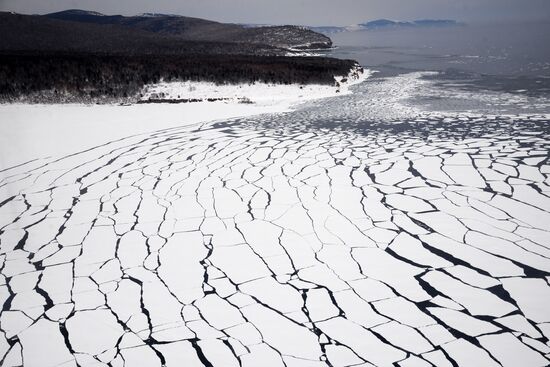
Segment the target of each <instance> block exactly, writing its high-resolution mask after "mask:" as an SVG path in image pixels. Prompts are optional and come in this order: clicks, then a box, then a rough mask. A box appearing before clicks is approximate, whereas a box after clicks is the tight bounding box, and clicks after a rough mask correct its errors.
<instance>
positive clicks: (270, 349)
mask: <svg viewBox="0 0 550 367" xmlns="http://www.w3.org/2000/svg"><path fill="white" fill-rule="evenodd" d="M420 85H423V84H422V83H421V82H420V81H418V80H417V78H416V77H415V76H414V75H412V76H411V75H408V76H403V77H398V78H394V79H390V80H371V81H369V82H367V83H364V84H362V85H359V86H357V89H355V93H354V94H352V95H347V96H340V97H335V98H326V99H323V100H322V101H314V102H311V103H308V104H305V105H302V106H301V107H300V108H297V109H296V110H295V111H291V112H287V113H284V114H281V113H276V114H263V115H256V116H248V117H244V118H238V119H221V120H219V121H217V122H215V123H211V122H209V123H203V124H195V125H188V126H174V127H171V128H164V129H162V130H158V131H145V130H143V131H142V134H139V135H133V134H132V133H128V134H127V135H128V136H127V137H125V138H120V139H118V140H116V139H113V140H112V141H107V142H105V143H103V144H101V145H100V146H97V147H95V148H94V149H89V150H86V151H82V152H77V151H74V152H72V153H74V154H70V155H67V156H65V157H60V156H59V157H56V158H49V159H37V160H36V161H33V162H30V163H26V164H23V165H21V166H18V167H13V168H10V169H7V170H4V171H2V172H1V174H2V176H1V181H0V270H1V276H0V299H1V300H2V302H3V308H2V312H1V314H0V330H1V333H0V364H1V365H2V366H19V365H24V366H30V367H33V366H40V367H47V366H60V365H62V366H77V365H78V366H115V367H118V366H121V367H122V366H124V367H133V366H215V367H218V366H221V367H225V366H229V367H233V366H234V367H256V366H267V367H271V366H277V367H278V366H281V367H283V366H285V367H299V366H304V367H310V366H314V367H321V366H338V367H340V366H341V367H344V366H381V367H384V366H459V367H470V366H495V367H502V366H505V367H507V366H511V367H512V366H520V365H521V366H532V367H537V366H540V367H542V366H547V365H548V364H549V362H550V340H549V339H550V308H549V307H548V305H549V304H550V284H549V282H550V227H549V223H550V154H549V151H550V126H549V124H550V121H549V120H548V116H546V115H541V114H521V115H511V114H505V115H499V114H498V113H496V112H495V113H494V114H493V115H491V116H488V115H485V114H483V113H479V112H475V111H466V112H460V111H452V112H449V111H433V110H430V111H427V110H422V109H421V108H420V107H419V106H416V107H415V106H413V105H410V104H408V103H405V102H406V100H410V99H411V98H412V97H413V95H414V91H415V90H418V89H419V88H417V87H418V86H420ZM423 87H424V88H426V87H427V86H426V85H424V86H423ZM455 98H456V96H455ZM491 98H493V97H491ZM154 106H158V105H154ZM162 106H163V107H164V105H162ZM146 107H151V105H148V106H146ZM432 107H433V106H432ZM94 108H96V107H91V108H90V109H91V110H92V109H94ZM79 111H83V110H79ZM143 111H145V110H143ZM80 117H82V116H73V118H75V122H74V124H75V128H78V125H79V122H80V120H79V118H80ZM143 118H145V117H143ZM158 118H159V116H157V115H153V116H151V117H150V120H151V121H154V120H156V119H158ZM82 144H83V145H85V144H86V143H82ZM2 149H4V148H2ZM37 158H38V157H37Z"/></svg>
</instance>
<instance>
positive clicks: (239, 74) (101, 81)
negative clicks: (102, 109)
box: [0, 52, 356, 101]
mask: <svg viewBox="0 0 550 367" xmlns="http://www.w3.org/2000/svg"><path fill="white" fill-rule="evenodd" d="M355 64H356V63H355V61H352V60H340V59H333V58H325V57H284V56H253V55H204V54H188V55H98V54H75V53H38V52H32V53H13V52H12V53H6V52H4V53H2V54H0V100H2V101H15V100H20V99H22V98H25V99H26V100H30V101H69V100H73V101H78V100H86V101H100V100H113V99H117V100H124V99H127V100H135V98H136V96H137V95H138V94H139V92H140V91H141V89H142V87H143V86H144V85H146V84H150V83H157V82H159V81H161V80H164V81H187V80H193V81H199V80H200V81H210V82H215V83H219V84H224V83H249V82H256V81H260V82H266V83H280V84H288V83H302V84H311V83H317V84H333V83H334V76H335V75H346V74H348V73H349V71H350V69H351V68H352V67H353V66H354V65H355Z"/></svg>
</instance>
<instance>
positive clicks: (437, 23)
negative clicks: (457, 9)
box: [309, 19, 462, 35]
mask: <svg viewBox="0 0 550 367" xmlns="http://www.w3.org/2000/svg"><path fill="white" fill-rule="evenodd" d="M459 25H462V23H459V22H457V21H455V20H449V19H421V20H414V21H410V22H406V21H395V20H389V19H377V20H372V21H369V22H365V23H360V24H354V25H350V26H347V27H330V26H329V27H309V29H311V30H312V31H315V32H319V33H322V34H325V35H327V34H334V33H340V32H354V31H375V30H392V29H407V28H435V27H456V26H459Z"/></svg>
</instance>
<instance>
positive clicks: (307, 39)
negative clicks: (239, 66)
mask: <svg viewBox="0 0 550 367" xmlns="http://www.w3.org/2000/svg"><path fill="white" fill-rule="evenodd" d="M43 17H46V18H49V19H57V20H63V21H71V22H80V23H93V24H101V25H114V26H123V27H126V28H132V29H136V30H141V31H146V32H152V33H155V34H159V35H163V36H171V37H177V38H178V39H181V40H185V41H205V42H226V43H247V44H256V45H257V44H262V45H267V46H271V47H277V48H283V49H299V50H307V49H319V48H330V47H332V41H331V40H330V38H329V37H327V36H325V35H323V34H320V33H317V32H315V31H312V30H310V29H308V28H305V27H300V26H292V25H283V26H262V27H248V26H243V25H239V24H230V23H219V22H215V21H211V20H206V19H200V18H192V17H186V16H181V15H172V14H157V13H146V14H142V15H137V16H122V15H104V14H101V13H97V12H90V11H86V10H79V9H71V10H65V11H61V12H57V13H51V14H46V15H44V16H43Z"/></svg>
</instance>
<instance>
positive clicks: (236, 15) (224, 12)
mask: <svg viewBox="0 0 550 367" xmlns="http://www.w3.org/2000/svg"><path fill="white" fill-rule="evenodd" d="M67 9H83V10H89V11H97V12H100V13H104V14H109V15H114V14H121V15H136V14H141V13H167V14H178V15H185V16H191V17H198V18H205V19H212V20H217V21H221V22H232V23H257V24H303V25H312V26H322V25H323V26H346V25H350V24H357V23H362V22H365V21H369V20H373V19H380V18H387V19H394V20H415V19H454V20H458V21H465V22H481V21H482V22H499V21H541V20H550V1H547V0H529V1H521V0H462V1H459V2H457V1H453V0H415V1H408V2H405V3H403V2H402V1H399V0H362V1H359V0H340V1H334V0H300V1H296V0H281V1H279V2H271V1H264V0H231V1H219V0H189V1H185V2H184V3H181V2H178V1H174V0H159V1H156V2H155V3H154V4H151V3H150V2H147V1H144V0H137V1H135V0H134V1H131V0H124V1H118V2H116V3H114V2H110V1H107V0H98V1H89V0H43V1H38V0H0V11H13V12H17V13H23V14H46V13H51V12H56V11H62V10H67Z"/></svg>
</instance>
